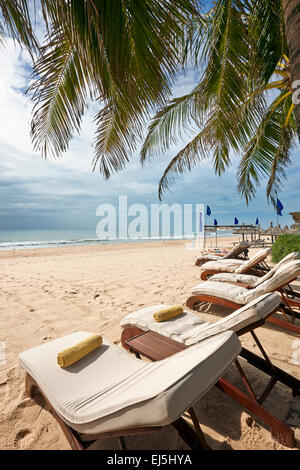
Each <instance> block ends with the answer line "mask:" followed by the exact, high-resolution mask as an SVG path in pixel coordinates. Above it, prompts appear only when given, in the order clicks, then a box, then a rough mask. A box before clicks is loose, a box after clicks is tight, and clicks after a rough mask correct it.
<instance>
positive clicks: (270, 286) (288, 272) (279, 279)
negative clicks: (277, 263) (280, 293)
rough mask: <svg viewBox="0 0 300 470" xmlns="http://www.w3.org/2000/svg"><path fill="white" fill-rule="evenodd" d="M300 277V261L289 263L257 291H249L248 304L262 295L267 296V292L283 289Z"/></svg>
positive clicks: (257, 288)
mask: <svg viewBox="0 0 300 470" xmlns="http://www.w3.org/2000/svg"><path fill="white" fill-rule="evenodd" d="M298 276H300V260H295V261H289V262H288V263H285V264H284V265H283V266H281V267H280V268H279V269H278V270H277V271H276V272H275V273H274V275H273V276H272V277H271V278H270V279H268V280H267V281H265V282H263V283H262V284H260V285H259V286H257V287H256V288H255V289H249V292H248V293H247V295H246V299H245V300H246V303H248V302H250V301H251V300H253V299H255V298H257V297H258V296H260V295H263V294H266V293H267V292H273V291H275V290H276V289H279V288H280V287H283V286H285V285H287V284H289V283H290V282H292V281H293V280H294V279H295V278H297V277H298Z"/></svg>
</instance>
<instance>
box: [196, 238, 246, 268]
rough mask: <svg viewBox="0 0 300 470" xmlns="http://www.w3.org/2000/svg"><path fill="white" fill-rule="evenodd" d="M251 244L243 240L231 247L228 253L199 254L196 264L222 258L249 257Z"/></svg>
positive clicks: (199, 264)
mask: <svg viewBox="0 0 300 470" xmlns="http://www.w3.org/2000/svg"><path fill="white" fill-rule="evenodd" d="M249 246H250V242H241V243H238V244H237V245H235V246H234V247H233V248H231V250H229V251H228V253H226V254H222V253H220V254H219V255H218V254H216V253H204V254H203V255H201V256H199V258H197V260H196V262H195V265H196V266H201V265H202V264H204V263H206V262H207V261H218V260H220V259H231V258H236V259H247V255H248V248H249Z"/></svg>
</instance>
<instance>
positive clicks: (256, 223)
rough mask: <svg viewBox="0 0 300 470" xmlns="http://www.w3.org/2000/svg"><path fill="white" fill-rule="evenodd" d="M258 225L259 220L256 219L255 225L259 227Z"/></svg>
mask: <svg viewBox="0 0 300 470" xmlns="http://www.w3.org/2000/svg"><path fill="white" fill-rule="evenodd" d="M258 224H259V220H258V217H256V221H255V225H258Z"/></svg>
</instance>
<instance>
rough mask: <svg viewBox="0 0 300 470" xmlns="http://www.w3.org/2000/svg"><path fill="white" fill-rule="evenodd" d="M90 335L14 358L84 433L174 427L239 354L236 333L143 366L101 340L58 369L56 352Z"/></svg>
mask: <svg viewBox="0 0 300 470" xmlns="http://www.w3.org/2000/svg"><path fill="white" fill-rule="evenodd" d="M90 334H91V333H88V332H85V331H78V332H75V333H72V334H70V335H68V336H65V337H63V338H59V339H56V340H54V341H51V342H48V343H45V344H42V345H40V346H37V347H35V348H33V349H30V350H28V351H25V352H23V353H21V354H20V356H19V362H20V365H21V367H22V368H23V369H25V371H26V372H28V373H29V374H30V375H31V376H32V377H33V379H34V380H35V381H36V382H37V384H38V385H39V387H40V388H41V390H42V392H43V393H44V394H45V396H46V397H47V399H48V400H49V401H50V403H51V404H52V406H53V408H54V409H55V410H56V412H57V413H58V414H59V415H60V416H61V418H62V419H63V420H64V421H65V422H66V423H67V424H69V425H70V426H71V427H73V428H74V429H76V430H77V431H79V432H84V433H99V432H108V431H113V430H119V429H128V428H132V427H139V426H159V425H164V424H169V423H170V422H173V421H174V420H175V419H177V418H178V417H179V416H180V415H181V414H182V413H183V412H184V411H185V410H186V409H188V408H189V407H190V406H192V405H193V403H195V401H197V400H198V399H199V398H200V397H201V396H202V395H203V394H204V393H205V392H206V391H207V390H208V389H209V388H210V387H212V386H213V384H214V383H215V382H216V381H217V380H218V379H219V378H220V376H222V375H223V373H224V371H225V370H226V369H227V367H228V366H229V365H230V364H231V363H232V361H233V360H234V359H235V358H236V356H237V355H238V354H239V352H240V350H241V345H240V342H239V340H238V338H237V336H236V335H235V333H233V332H225V333H221V334H220V335H217V336H214V337H213V338H209V339H208V340H206V341H203V342H201V343H199V344H196V345H194V346H192V347H190V348H187V349H185V350H184V351H181V352H179V353H177V354H175V355H173V356H171V357H170V358H167V359H164V360H162V361H157V362H146V361H141V360H139V359H136V358H134V357H133V356H132V355H131V354H129V353H127V352H126V351H125V350H123V349H122V348H120V347H118V346H115V345H114V344H111V343H110V342H109V341H107V340H105V339H104V341H103V345H102V346H101V347H100V348H99V349H97V350H95V351H94V352H93V353H91V354H89V355H88V356H86V357H85V358H84V359H82V360H80V361H79V362H77V363H75V364H73V365H72V366H70V367H68V368H66V369H62V368H60V367H59V366H58V364H57V362H56V358H57V354H58V352H59V351H61V350H63V349H65V348H67V347H70V346H71V345H74V344H76V343H77V342H78V341H81V340H83V339H84V338H86V337H88V336H89V335H90Z"/></svg>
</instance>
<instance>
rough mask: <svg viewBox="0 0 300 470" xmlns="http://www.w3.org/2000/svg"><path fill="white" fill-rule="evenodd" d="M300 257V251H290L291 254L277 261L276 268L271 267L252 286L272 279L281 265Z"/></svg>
mask: <svg viewBox="0 0 300 470" xmlns="http://www.w3.org/2000/svg"><path fill="white" fill-rule="evenodd" d="M297 259H300V253H299V251H294V252H293V253H290V254H289V255H286V256H285V257H284V258H282V260H281V261H279V263H277V264H276V265H275V266H274V268H272V269H270V271H268V272H267V273H266V274H265V275H264V276H262V277H260V278H259V279H258V280H257V281H256V282H255V283H254V284H253V285H252V287H253V288H254V287H257V286H259V285H260V284H262V283H263V282H264V281H267V280H268V279H270V278H271V277H272V276H273V275H274V273H276V271H278V269H279V268H281V266H283V265H284V264H285V263H288V262H289V261H293V260H297Z"/></svg>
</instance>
